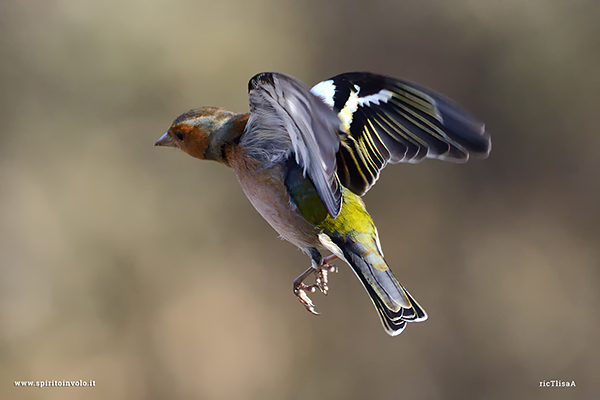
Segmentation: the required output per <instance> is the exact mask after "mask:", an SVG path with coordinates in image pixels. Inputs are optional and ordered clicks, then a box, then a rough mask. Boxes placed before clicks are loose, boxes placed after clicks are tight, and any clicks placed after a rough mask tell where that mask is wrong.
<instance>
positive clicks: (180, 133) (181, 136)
mask: <svg viewBox="0 0 600 400" xmlns="http://www.w3.org/2000/svg"><path fill="white" fill-rule="evenodd" d="M175 136H177V139H179V140H183V136H185V134H184V133H183V132H181V131H177V132H175Z"/></svg>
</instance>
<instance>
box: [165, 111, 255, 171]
mask: <svg viewBox="0 0 600 400" xmlns="http://www.w3.org/2000/svg"><path fill="white" fill-rule="evenodd" d="M237 115H238V114H235V113H234V112H231V111H227V110H224V109H222V108H217V107H202V108H197V109H195V110H190V111H188V112H186V113H185V114H182V115H180V116H179V117H177V119H175V121H173V123H172V124H171V127H170V128H169V130H168V131H167V132H166V133H165V134H164V135H163V136H161V138H160V139H158V140H157V141H156V143H154V145H155V146H167V147H177V148H179V149H181V150H183V151H184V152H186V153H187V154H189V155H190V156H192V157H196V158H200V159H203V160H204V159H210V160H217V161H222V160H221V155H220V151H221V149H220V148H218V147H222V146H223V145H224V144H225V139H226V138H227V137H229V136H230V135H231V134H232V133H234V134H238V136H239V135H241V133H242V131H243V128H244V126H245V124H244V126H241V131H240V132H229V131H231V130H232V129H237V128H238V127H237V124H234V125H231V124H227V123H228V122H230V121H232V119H233V118H234V117H236V116H237ZM230 125H231V126H230Z"/></svg>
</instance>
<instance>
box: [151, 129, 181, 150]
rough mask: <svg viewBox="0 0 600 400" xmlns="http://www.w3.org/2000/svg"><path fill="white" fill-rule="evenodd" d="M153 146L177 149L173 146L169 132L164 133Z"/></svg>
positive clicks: (173, 142)
mask: <svg viewBox="0 0 600 400" xmlns="http://www.w3.org/2000/svg"><path fill="white" fill-rule="evenodd" d="M154 145H155V146H166V147H177V146H176V145H175V141H174V140H173V138H171V136H169V132H167V133H165V134H164V135H162V136H161V137H160V139H158V140H157V141H156V143H154Z"/></svg>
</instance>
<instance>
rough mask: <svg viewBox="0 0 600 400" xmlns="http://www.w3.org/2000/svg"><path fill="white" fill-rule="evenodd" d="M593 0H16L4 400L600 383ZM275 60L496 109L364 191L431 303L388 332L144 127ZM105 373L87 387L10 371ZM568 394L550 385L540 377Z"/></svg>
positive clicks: (536, 393)
mask: <svg viewBox="0 0 600 400" xmlns="http://www.w3.org/2000/svg"><path fill="white" fill-rule="evenodd" d="M598 17H600V7H599V6H598V2H597V1H595V0H588V1H577V0H574V1H569V2H566V1H559V0H530V1H526V2H525V1H503V2H500V1H491V0H490V1H488V0H486V1H483V0H455V1H452V2H449V1H442V0H436V1H433V0H432V1H428V0H426V1H408V0H407V1H369V2H367V1H351V2H348V1H337V2H319V1H316V0H312V1H301V2H294V1H278V2H276V1H273V2H267V1H252V2H251V1H241V0H240V1H233V2H231V1H221V2H217V1H210V2H201V1H189V0H172V1H152V2H148V1H140V0H136V1H117V0H107V1H82V0H43V1H42V0H35V1H34V0H29V1H6V0H5V1H3V2H2V3H1V4H0V87H1V88H2V90H1V94H0V102H1V103H0V104H1V107H0V116H1V120H2V127H1V129H0V139H1V140H0V143H1V144H0V256H1V257H0V273H1V280H0V376H1V377H2V379H1V382H0V398H2V399H116V400H118V399H128V400H137V399H217V400H229V399H261V400H265V399H298V400H301V399H341V398H344V399H382V400H388V399H390V400H392V399H401V398H402V399H433V400H436V399H465V398H468V399H471V398H472V399H507V398H510V399H563V398H565V399H567V398H568V399H597V398H598V396H599V395H600V321H599V315H600V312H599V311H600V294H599V292H600V291H599V290H598V286H599V285H600V268H599V267H600V265H599V264H600V246H599V240H600V229H599V226H600V207H599V205H600V190H599V183H598V180H599V179H598V175H599V173H600V157H599V156H600V135H599V132H598V111H597V108H598V106H599V105H600V74H599V72H600V41H599V38H600V25H599V24H598V22H597V21H598ZM265 70H274V71H281V72H286V73H289V74H292V75H294V76H296V77H298V78H300V79H301V80H303V81H304V82H306V83H308V84H311V85H312V84H314V83H316V82H318V81H320V80H323V79H326V78H328V77H330V76H333V75H336V74H338V73H341V72H346V71H354V70H369V71H374V72H379V73H384V74H388V75H393V76H397V77H403V78H406V79H410V80H413V81H417V82H419V83H421V84H423V85H425V86H428V87H431V88H434V89H435V90H438V91H440V92H442V93H445V94H446V95H448V96H450V97H452V98H453V99H455V100H456V101H457V102H459V103H461V104H462V105H464V106H465V107H466V108H467V109H469V110H470V111H471V112H472V113H473V114H475V115H477V116H479V117H480V118H481V119H482V120H484V121H485V122H486V123H487V128H488V130H489V132H490V133H491V134H492V137H493V143H494V148H493V151H492V154H491V157H490V158H489V159H488V160H485V161H479V160H476V161H473V162H470V163H468V164H466V165H452V164H446V163H442V162H435V161H428V162H424V163H422V164H419V165H416V166H415V165H398V166H392V167H390V168H388V169H387V170H386V171H385V173H384V174H383V176H382V179H381V180H380V181H379V183H378V185H377V186H376V187H375V188H374V189H373V190H372V191H371V192H370V193H369V194H368V195H367V196H366V199H365V200H366V202H367V205H368V207H369V210H370V211H371V213H372V216H373V218H374V220H375V222H376V223H377V224H378V227H379V232H380V235H381V241H382V246H383V249H384V251H385V253H386V258H387V260H388V262H389V263H390V265H392V266H393V268H394V271H395V272H396V275H398V277H399V278H400V279H401V281H402V282H403V283H404V284H405V286H406V287H407V288H408V289H409V290H410V291H411V293H412V294H413V295H414V296H415V297H416V298H417V299H418V301H419V302H420V303H421V304H422V305H423V306H424V308H425V309H426V310H427V311H428V313H429V316H430V319H429V321H428V322H426V323H423V324H415V325H410V326H409V327H408V329H407V330H406V331H405V332H404V333H403V334H402V335H401V336H400V337H397V338H390V337H388V336H387V335H386V334H385V333H384V331H383V329H382V328H381V326H380V323H379V321H378V318H377V315H376V312H375V310H374V308H373V306H372V305H371V304H370V301H369V300H368V297H367V295H366V293H364V291H363V289H362V287H361V286H360V283H359V282H358V280H357V279H356V278H355V277H354V276H353V274H352V273H351V271H350V269H349V268H347V267H346V266H344V265H340V273H339V274H337V275H335V276H333V277H332V282H331V293H330V295H329V296H328V297H324V296H322V295H318V294H315V295H314V300H315V301H316V303H317V307H318V309H319V310H320V311H321V312H322V313H323V315H322V316H320V317H318V318H317V317H313V316H311V315H310V314H308V313H307V312H306V311H305V310H304V308H303V307H302V306H301V305H300V304H299V303H298V302H297V301H296V299H295V298H294V296H293V295H292V290H291V288H292V280H293V279H294V278H295V277H296V276H297V275H298V274H299V273H301V272H302V271H303V270H304V269H305V268H306V267H307V266H308V262H309V260H308V258H306V257H305V256H304V255H303V254H301V253H300V252H299V251H297V250H296V249H295V248H294V247H293V246H291V245H289V244H287V243H285V242H282V241H280V240H279V239H278V238H277V236H276V233H275V232H274V231H272V230H271V228H270V227H269V226H268V225H267V224H266V223H265V222H264V221H263V220H262V219H261V218H260V216H259V215H258V214H257V213H256V212H255V211H254V210H253V209H252V207H251V205H250V204H249V202H248V201H247V200H246V198H245V197H244V196H243V194H242V192H241V190H240V189H239V187H238V184H237V181H236V179H235V177H234V175H233V174H232V173H231V172H230V171H228V170H227V168H225V167H223V166H221V165H217V164H213V163H208V162H200V161H197V160H194V159H192V158H190V157H188V156H185V155H183V154H179V153H178V152H177V151H174V150H172V151H169V150H165V149H159V148H155V147H153V143H154V141H155V140H156V139H157V138H158V137H159V136H160V135H161V134H162V133H163V132H164V131H165V130H166V129H167V128H168V127H169V125H170V123H171V121H172V120H173V119H174V118H175V117H177V116H178V115H179V114H181V113H182V112H184V111H187V110H188V109H190V108H194V107H198V106H201V105H216V106H221V107H225V108H229V109H232V110H236V111H245V110H247V96H246V84H247V81H248V79H249V78H250V77H251V76H252V75H254V74H255V73H257V72H260V71H265ZM63 379H65V380H74V379H84V380H86V379H87V380H89V379H93V380H96V387H95V388H44V389H33V388H31V389H27V388H15V387H13V381H14V380H33V381H37V380H63ZM551 379H561V380H564V381H572V380H575V381H576V384H577V387H576V388H575V389H541V388H539V387H538V385H539V382H540V381H543V380H551Z"/></svg>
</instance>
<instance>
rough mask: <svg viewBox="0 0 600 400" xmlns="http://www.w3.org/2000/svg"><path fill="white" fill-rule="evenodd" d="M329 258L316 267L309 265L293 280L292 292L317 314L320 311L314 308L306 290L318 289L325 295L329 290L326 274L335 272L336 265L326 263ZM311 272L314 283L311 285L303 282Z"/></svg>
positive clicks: (311, 291) (308, 308)
mask: <svg viewBox="0 0 600 400" xmlns="http://www.w3.org/2000/svg"><path fill="white" fill-rule="evenodd" d="M330 260H331V259H330V258H326V259H324V260H323V262H322V263H321V265H319V266H318V267H315V266H311V267H310V268H309V269H307V270H306V271H304V272H303V273H302V275H300V276H299V277H298V278H296V280H294V294H295V295H296V297H297V298H298V301H300V303H302V305H303V306H304V307H306V309H307V310H308V311H309V312H311V313H312V314H314V315H319V314H320V313H319V312H318V311H317V310H316V309H315V304H314V303H313V302H312V300H311V299H310V297H308V294H307V292H310V293H314V292H316V291H317V289H319V290H320V291H321V292H323V294H325V295H327V292H328V291H329V285H328V283H329V275H328V274H329V273H332V272H337V267H336V266H335V265H331V264H329V263H328V261H330ZM311 274H315V283H314V284H313V285H307V284H305V283H304V280H305V279H306V278H307V277H308V276H309V275H311Z"/></svg>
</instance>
